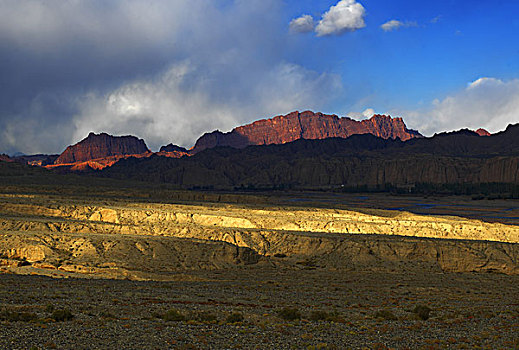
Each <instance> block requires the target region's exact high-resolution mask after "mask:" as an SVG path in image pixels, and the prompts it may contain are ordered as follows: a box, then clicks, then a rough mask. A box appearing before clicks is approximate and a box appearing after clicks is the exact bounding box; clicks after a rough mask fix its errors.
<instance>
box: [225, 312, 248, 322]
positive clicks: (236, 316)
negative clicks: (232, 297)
mask: <svg viewBox="0 0 519 350" xmlns="http://www.w3.org/2000/svg"><path fill="white" fill-rule="evenodd" d="M244 319H245V318H244V317H243V315H242V314H241V313H239V312H233V313H232V314H230V315H229V316H227V318H226V319H225V322H226V323H237V322H243V320H244Z"/></svg>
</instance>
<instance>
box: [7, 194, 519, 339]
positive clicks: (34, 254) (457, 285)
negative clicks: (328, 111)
mask: <svg viewBox="0 0 519 350" xmlns="http://www.w3.org/2000/svg"><path fill="white" fill-rule="evenodd" d="M35 188H37V189H35ZM301 195H304V194H300V196H301ZM289 199H290V198H287V199H272V198H270V199H269V197H267V196H247V195H233V194H217V193H196V192H175V191H170V190H165V189H160V191H156V189H154V188H150V189H146V190H141V189H138V188H134V187H129V188H127V189H118V188H115V187H112V186H110V187H106V188H101V187H99V188H97V187H92V186H86V187H81V186H69V185H67V186H63V185H61V186H57V187H56V186H54V185H51V186H49V185H46V187H45V186H44V187H41V186H38V187H29V186H26V187H16V186H7V187H4V188H3V194H2V195H1V196H0V272H1V274H0V325H1V327H0V348H6V349H56V348H57V349H72V348H74V349H114V348H125V349H132V348H139V349H140V348H146V349H168V348H171V349H230V348H246V349H291V348H294V349H348V348H352V349H388V348H394V349H416V348H423V349H444V348H454V349H457V348H487V349H514V348H518V347H519V337H518V334H519V304H518V300H519V293H518V290H517V285H518V283H519V244H518V242H519V229H518V227H517V226H516V225H506V224H502V223H495V222H494V223H490V222H483V221H480V220H477V219H469V218H462V217H454V216H432V215H431V216H424V215H417V214H412V213H409V212H398V211H387V210H376V209H368V208H364V209H359V208H350V209H348V208H347V207H345V205H338V204H335V202H334V203H329V204H327V205H324V204H323V203H320V204H319V203H316V204H315V205H310V204H307V205H306V206H297V205H296V206H295V205H289V204H287V202H286V200H289ZM312 200H314V199H312ZM341 202H342V201H341ZM282 203H285V204H282ZM512 207H513V206H512ZM472 210H475V208H473V209H472ZM485 210H487V209H485Z"/></svg>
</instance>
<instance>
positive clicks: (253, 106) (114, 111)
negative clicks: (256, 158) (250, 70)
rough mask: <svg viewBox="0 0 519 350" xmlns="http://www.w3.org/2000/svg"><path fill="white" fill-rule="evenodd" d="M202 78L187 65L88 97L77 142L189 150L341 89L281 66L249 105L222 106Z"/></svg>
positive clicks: (257, 87)
mask: <svg viewBox="0 0 519 350" xmlns="http://www.w3.org/2000/svg"><path fill="white" fill-rule="evenodd" d="M203 72H204V71H203V68H201V67H198V66H196V65H195V64H193V63H191V62H187V61H186V62H183V63H180V64H176V65H174V66H172V67H170V68H169V69H168V70H167V71H165V72H164V73H163V74H160V75H159V76H157V77H156V78H155V79H151V80H136V81H133V82H129V83H127V84H124V85H123V86H120V87H119V88H117V89H115V90H114V91H112V92H110V93H108V94H105V95H102V94H95V93H91V94H89V95H87V96H85V98H84V99H83V100H82V101H81V103H80V108H81V112H80V113H79V114H78V115H77V116H76V117H75V129H76V132H75V135H74V139H75V140H80V139H82V138H84V137H86V135H88V133H89V132H90V131H95V132H101V131H105V132H109V133H117V134H134V135H137V136H139V137H142V138H144V139H145V140H146V142H147V143H148V146H150V148H152V149H158V148H159V146H161V145H165V144H168V143H170V142H173V143H176V144H179V145H182V146H186V147H190V146H192V145H193V144H194V141H195V140H196V138H197V137H199V136H201V135H202V134H203V133H204V132H207V131H212V130H215V129H220V130H223V131H227V130H230V129H232V128H233V127H235V126H238V125H239V124H241V123H243V122H244V120H246V119H248V118H251V119H257V118H258V117H271V116H274V115H276V114H279V113H280V112H290V111H292V110H295V109H298V108H300V107H301V106H318V105H319V103H321V101H323V100H326V99H327V98H329V97H330V95H331V94H333V92H334V90H335V91H336V90H338V89H340V80H339V79H338V77H336V76H333V75H327V74H317V73H315V72H312V71H308V70H305V69H303V68H302V67H300V66H297V65H294V64H288V63H281V64H279V65H277V66H276V67H274V68H273V69H272V70H271V71H269V72H264V74H265V75H264V77H263V79H261V80H259V81H255V82H254V89H253V90H251V91H250V92H249V96H246V98H245V99H244V100H242V101H232V100H230V101H219V100H217V99H215V97H214V96H212V92H211V90H210V88H209V86H207V85H205V82H204V79H203V75H204V73H203ZM186 85H188V86H190V88H189V89H186V88H185V86H186ZM323 86H325V87H326V88H325V89H323V88H322V87H323ZM273 87H274V88H273Z"/></svg>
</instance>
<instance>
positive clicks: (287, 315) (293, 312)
mask: <svg viewBox="0 0 519 350" xmlns="http://www.w3.org/2000/svg"><path fill="white" fill-rule="evenodd" d="M278 316H279V317H281V318H282V319H284V320H287V321H294V320H299V319H301V313H300V312H299V310H298V309H296V308H291V307H285V308H283V309H281V310H279V311H278Z"/></svg>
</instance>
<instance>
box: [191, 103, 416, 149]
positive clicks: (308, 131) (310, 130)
mask: <svg viewBox="0 0 519 350" xmlns="http://www.w3.org/2000/svg"><path fill="white" fill-rule="evenodd" d="M354 134H373V135H375V136H378V137H381V138H384V139H397V138H398V139H400V140H402V141H406V140H409V139H412V138H419V137H422V135H420V133H418V132H417V131H414V130H409V129H407V127H406V125H405V123H404V121H403V120H402V118H391V117H390V116H386V115H374V116H373V117H371V118H370V119H367V120H363V121H356V120H353V119H350V118H347V117H345V118H339V117H338V116H336V115H326V114H322V113H313V112H310V111H305V112H302V113H299V112H292V113H290V114H287V115H281V116H277V117H274V118H272V119H264V120H259V121H256V122H254V123H252V124H248V125H244V126H240V127H237V128H235V129H233V130H232V131H231V132H228V133H222V132H220V131H214V132H212V133H208V134H205V135H203V136H202V137H200V138H199V139H198V140H197V142H196V144H195V146H194V147H193V149H192V150H191V152H192V153H198V152H200V151H202V150H204V149H207V148H214V147H218V146H230V147H233V148H243V147H246V146H249V145H270V144H283V143H287V142H292V141H295V140H298V139H325V138H329V137H342V138H346V137H348V136H351V135H354Z"/></svg>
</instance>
